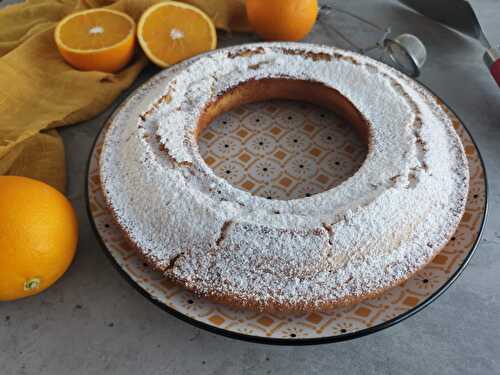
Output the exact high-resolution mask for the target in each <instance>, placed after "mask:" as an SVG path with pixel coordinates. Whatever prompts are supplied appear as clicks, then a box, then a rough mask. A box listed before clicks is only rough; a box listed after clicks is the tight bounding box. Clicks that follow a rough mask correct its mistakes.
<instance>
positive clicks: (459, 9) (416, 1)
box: [399, 0, 500, 86]
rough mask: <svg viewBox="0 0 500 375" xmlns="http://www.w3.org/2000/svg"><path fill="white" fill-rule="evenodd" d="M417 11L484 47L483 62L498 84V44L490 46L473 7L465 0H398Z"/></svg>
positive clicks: (499, 79)
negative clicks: (475, 40)
mask: <svg viewBox="0 0 500 375" xmlns="http://www.w3.org/2000/svg"><path fill="white" fill-rule="evenodd" d="M399 1H401V2H402V3H403V4H405V5H407V6H409V7H410V8H412V9H414V10H416V11H417V12H419V13H421V14H423V15H425V16H427V17H429V18H432V19H433V20H436V21H438V22H440V23H442V24H444V25H446V26H448V27H451V28H452V29H455V30H457V31H459V32H461V33H463V34H466V35H468V36H470V37H471V38H474V39H477V40H479V42H480V43H481V44H482V45H483V46H484V47H485V48H486V51H485V53H484V55H483V59H484V62H485V64H486V66H487V67H488V69H489V70H490V73H491V75H492V76H493V78H494V79H495V81H496V82H497V84H498V86H500V46H497V47H492V46H491V44H490V42H489V41H488V39H487V38H486V35H485V34H484V31H483V29H482V28H481V25H480V24H479V20H478V19H477V16H476V13H475V12H474V9H473V8H472V6H471V5H470V3H469V2H468V1H466V0H399Z"/></svg>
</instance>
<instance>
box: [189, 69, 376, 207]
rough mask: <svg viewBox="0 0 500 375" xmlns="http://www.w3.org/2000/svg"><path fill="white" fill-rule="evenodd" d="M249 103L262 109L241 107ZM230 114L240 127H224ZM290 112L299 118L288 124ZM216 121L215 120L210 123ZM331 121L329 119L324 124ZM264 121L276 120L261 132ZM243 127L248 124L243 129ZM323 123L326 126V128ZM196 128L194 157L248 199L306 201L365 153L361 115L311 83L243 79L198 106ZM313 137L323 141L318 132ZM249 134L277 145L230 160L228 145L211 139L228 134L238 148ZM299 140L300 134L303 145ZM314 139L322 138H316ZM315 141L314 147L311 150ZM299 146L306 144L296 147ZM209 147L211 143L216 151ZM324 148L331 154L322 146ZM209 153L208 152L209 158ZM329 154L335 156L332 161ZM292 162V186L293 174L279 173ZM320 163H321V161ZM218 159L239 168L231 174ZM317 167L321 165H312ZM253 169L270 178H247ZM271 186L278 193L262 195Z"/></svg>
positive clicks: (356, 166)
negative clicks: (250, 195)
mask: <svg viewBox="0 0 500 375" xmlns="http://www.w3.org/2000/svg"><path fill="white" fill-rule="evenodd" d="M257 102H261V103H262V105H261V106H251V107H250V108H248V105H251V104H253V103H257ZM263 102H265V103H266V104H268V105H267V106H266V105H265V104H264V103H263ZM292 102H293V104H292ZM298 103H300V104H298ZM305 103H307V104H308V105H305ZM297 104H298V105H297ZM287 106H288V108H286V107H287ZM266 108H267V109H268V108H273V112H272V113H270V112H269V111H268V112H266ZM290 109H293V111H291V110H290ZM233 110H234V112H235V114H236V116H234V118H236V119H237V120H236V121H241V122H245V124H243V123H242V124H237V126H235V125H234V124H230V122H231V121H230V120H229V119H228V117H227V116H226V117H222V116H223V115H224V114H225V113H227V112H231V111H233ZM249 111H253V112H251V116H252V117H251V118H250V117H249V115H248V114H247V113H248V112H249ZM287 111H288V112H287ZM241 113H245V114H244V116H245V118H242V117H241V116H243V115H241ZM295 113H298V114H300V115H301V116H302V114H304V121H302V120H300V119H296V118H295ZM259 114H262V115H261V116H259ZM279 116H281V117H280V120H279V121H278V120H276V118H277V117H279ZM219 117H221V118H220V119H219V121H217V118H219ZM311 119H315V120H314V121H311ZM331 119H335V121H333V120H332V121H330V120H331ZM269 121H273V122H276V124H275V125H276V126H270V127H269V126H268V125H269ZM280 121H285V122H286V121H288V122H289V124H287V125H283V124H281V123H280ZM249 122H251V123H252V124H253V125H252V126H250V125H248V123H249ZM330 122H331V123H330ZM325 123H326V124H327V125H328V126H327V127H326V128H325V125H324V124H325ZM346 124H348V125H352V127H353V129H354V131H352V129H349V128H348V126H347V127H346ZM197 125H198V126H197V129H196V137H197V139H198V142H199V144H200V145H203V147H200V149H201V154H202V157H203V158H204V159H205V162H206V163H207V165H208V166H209V167H212V168H213V167H214V165H215V166H216V168H214V172H215V173H216V174H217V175H219V177H222V178H224V179H226V180H228V181H229V182H230V183H231V184H232V185H233V186H236V187H238V188H240V189H243V190H247V191H249V192H251V193H253V194H254V195H258V196H262V197H264V198H268V199H282V200H288V199H297V198H305V197H310V196H312V195H315V194H318V193H320V192H323V191H326V190H329V189H331V188H333V187H335V186H337V185H339V184H340V183H341V182H343V181H344V180H346V179H347V178H349V177H350V176H352V175H353V174H354V173H356V171H357V170H358V169H359V168H360V167H361V165H362V164H363V162H364V160H365V158H366V155H367V153H368V149H369V144H370V132H371V129H370V126H369V124H368V122H367V121H366V120H365V119H364V117H363V116H362V115H361V113H360V112H359V111H358V110H357V109H356V107H355V106H354V105H353V104H352V103H351V102H350V101H349V100H348V99H347V98H345V97H344V96H343V95H341V94H340V93H339V92H338V91H337V90H334V89H332V88H330V87H327V86H325V85H323V84H322V83H318V82H311V81H303V80H295V79H288V78H273V79H271V78H266V79H259V80H250V81H247V82H245V83H243V84H240V85H239V86H237V87H235V88H232V89H230V90H228V91H226V92H225V93H224V94H223V95H220V96H219V97H217V98H216V99H214V100H213V101H212V102H211V103H210V104H209V105H207V106H206V107H205V109H204V111H203V114H202V115H201V116H200V118H199V120H198V124H197ZM216 126H223V127H225V128H227V129H228V130H227V131H225V132H221V131H220V130H217V129H215V128H214V127H216ZM259 126H262V127H263V130H262V131H260V130H259V129H258V128H259ZM295 126H296V128H295ZM292 127H293V129H291V128H292ZM322 127H323V128H322ZM328 127H332V128H335V129H332V130H334V132H333V133H332V132H329V131H328V129H327V128H328ZM342 127H343V129H341V128H342ZM295 131H296V132H297V134H299V135H300V136H299V137H294V136H293V134H292V135H290V137H289V138H290V139H289V140H288V142H289V143H290V144H292V145H293V146H294V148H293V150H292V149H291V148H290V149H288V150H287V149H282V147H281V146H282V143H281V142H282V141H284V140H285V137H286V136H288V135H289V134H290V133H291V132H295ZM320 132H322V133H321V134H324V137H322V136H321V135H319V133H320ZM222 133H224V134H222ZM335 134H343V135H342V137H345V139H343V141H342V142H338V139H335V138H336V136H335ZM257 135H262V136H265V137H271V138H273V139H274V140H272V141H273V142H277V146H276V148H274V149H273V150H272V151H271V154H265V155H264V154H260V155H256V153H255V152H252V151H251V150H250V152H248V153H245V152H243V153H240V154H236V155H235V153H232V150H233V149H232V146H231V142H229V143H228V142H226V141H221V142H217V140H216V139H214V137H222V136H229V138H230V139H231V138H232V139H233V140H234V139H236V140H238V139H239V141H236V142H241V143H242V144H245V143H246V141H247V140H250V139H252V138H253V137H256V136H257ZM303 137H306V140H305V141H304V139H303ZM318 137H322V139H320V140H318ZM301 142H302V143H301ZM317 142H320V143H321V145H320V146H318V145H317V144H316V143H317ZM219 143H220V144H219ZM303 143H306V144H307V145H308V146H307V145H306V146H304V147H303V148H301V147H302V144H303ZM217 144H219V146H216V145H217ZM256 145H258V146H259V147H261V148H263V149H264V147H265V146H266V145H265V141H264V140H259V141H258V142H256ZM325 145H326V146H325ZM330 145H331V146H330ZM212 147H220V148H221V149H222V150H223V152H222V153H223V154H224V155H221V152H215V150H212ZM249 147H251V146H248V145H246V144H245V145H244V148H249ZM325 147H326V149H325ZM329 147H331V149H328V148H329ZM212 151H214V154H215V155H212ZM226 155H228V156H226ZM335 155H338V156H339V160H337V159H336V157H335ZM294 157H295V159H296V162H295V164H296V165H294V167H295V168H297V169H298V170H299V172H298V174H300V175H301V176H302V178H303V181H300V178H298V176H289V175H288V174H287V171H286V169H287V168H286V166H285V164H287V163H289V162H290V159H291V158H294ZM269 159H273V160H274V161H275V162H276V163H273V165H272V166H271V165H267V164H266V163H265V162H263V161H265V160H269ZM299 159H300V160H299ZM302 159H303V160H302ZM327 159H328V163H326V162H325V161H326V160H327ZM259 160H260V161H261V163H260V164H259ZM215 161H216V162H215ZM224 161H226V162H229V161H232V162H234V163H235V164H237V165H238V166H241V167H242V168H241V169H240V170H239V171H237V172H235V171H232V170H231V168H228V167H226V166H227V165H230V163H226V164H224V166H225V167H224V168H222V164H223V162H224ZM320 163H321V165H318V164H320ZM256 165H259V166H260V170H259V171H260V173H262V175H263V176H268V175H269V176H270V175H273V177H272V178H271V179H269V181H264V180H265V178H264V177H263V178H262V179H261V180H260V181H254V180H255V176H254V177H252V176H251V175H250V172H249V171H250V169H251V168H252V166H254V167H253V168H255V166H256ZM277 166H279V167H277ZM273 168H274V169H273ZM276 168H281V169H282V171H281V173H279V171H278V172H276V171H275V169H276ZM242 170H243V172H241V171H242ZM311 170H313V171H312V172H311ZM314 171H316V172H314ZM242 173H243V174H245V173H246V176H243V177H242V176H241V174H242ZM237 174H238V176H237V177H235V175H237ZM276 176H278V177H276ZM263 185H264V187H263ZM299 185H300V186H299ZM276 189H280V193H279V194H276V193H270V190H272V191H274V192H276Z"/></svg>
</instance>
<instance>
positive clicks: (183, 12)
mask: <svg viewBox="0 0 500 375" xmlns="http://www.w3.org/2000/svg"><path fill="white" fill-rule="evenodd" d="M137 38H138V39H139V44H140V45H141V47H142V49H143V51H144V53H145V54H146V55H147V56H148V57H149V59H150V60H151V61H153V62H154V63H155V64H157V65H159V66H161V67H166V66H169V65H172V64H175V63H178V62H179V61H182V60H184V59H187V58H189V57H192V56H195V55H197V54H199V53H202V52H205V51H209V50H212V49H214V48H215V47H216V46H217V34H216V32H215V27H214V24H213V22H212V20H211V19H210V18H209V17H208V16H207V15H206V14H205V13H203V12H202V11H201V10H200V9H198V8H196V7H194V6H192V5H189V4H184V3H180V2H177V1H168V2H161V3H158V4H156V5H153V6H152V7H150V8H149V9H148V10H146V11H145V12H144V13H143V15H142V16H141V19H140V20H139V24H138V25H137Z"/></svg>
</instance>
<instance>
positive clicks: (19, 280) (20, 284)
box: [0, 176, 78, 301]
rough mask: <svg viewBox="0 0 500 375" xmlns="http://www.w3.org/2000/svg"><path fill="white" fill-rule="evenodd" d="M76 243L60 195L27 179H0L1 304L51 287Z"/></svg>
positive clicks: (66, 204) (75, 229) (75, 228)
mask: <svg viewBox="0 0 500 375" xmlns="http://www.w3.org/2000/svg"><path fill="white" fill-rule="evenodd" d="M77 238H78V224H77V220H76V216H75V212H74V211H73V208H72V206H71V204H70V203H69V201H68V200H67V199H66V197H65V196H64V195H62V194H61V193H60V192H58V191H57V190H56V189H54V188H52V187H50V186H49V185H47V184H45V183H43V182H40V181H36V180H33V179H30V178H26V177H16V176H0V301H9V300H15V299H18V298H22V297H27V296H30V295H33V294H37V293H39V292H41V291H42V290H44V289H46V288H47V287H49V286H50V285H52V284H53V283H54V282H55V281H56V280H57V279H59V278H60V277H61V276H62V274H63V273H64V272H65V271H66V269H67V268H68V267H69V265H70V263H71V261H72V260H73V257H74V255H75V249H76V243H77Z"/></svg>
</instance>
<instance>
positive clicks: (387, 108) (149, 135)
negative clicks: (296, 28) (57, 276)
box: [100, 43, 468, 310]
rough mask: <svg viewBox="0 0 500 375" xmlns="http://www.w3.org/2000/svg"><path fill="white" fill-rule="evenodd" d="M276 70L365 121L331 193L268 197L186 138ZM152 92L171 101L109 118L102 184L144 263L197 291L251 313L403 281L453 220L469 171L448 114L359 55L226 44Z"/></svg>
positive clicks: (310, 304)
mask: <svg viewBox="0 0 500 375" xmlns="http://www.w3.org/2000/svg"><path fill="white" fill-rule="evenodd" d="M282 77H286V78H290V79H300V80H307V81H314V82H321V83H323V84H325V85H327V86H329V87H332V88H335V89H336V90H338V91H339V92H340V93H341V94H343V95H344V96H345V97H346V98H347V99H349V100H350V101H351V102H352V103H353V105H354V106H355V107H356V108H357V109H358V110H359V111H360V112H361V113H362V115H363V116H364V117H365V118H366V119H367V121H368V122H369V124H370V128H371V144H370V145H369V146H370V151H369V154H368V156H367V159H366V161H365V163H364V164H363V166H362V167H361V168H360V169H359V171H358V172H357V173H356V174H355V175H354V176H352V177H351V178H350V179H348V180H347V181H345V182H344V183H342V184H341V185H339V186H337V187H335V188H334V189H331V190H329V191H326V192H323V193H320V194H317V195H314V196H311V197H308V198H304V199H297V200H290V201H277V200H273V201H270V200H266V199H264V198H261V197H257V196H252V195H250V194H249V193H248V192H245V191H242V190H239V189H236V188H234V187H232V186H231V185H230V184H229V183H227V181H225V180H223V179H221V178H219V177H217V176H216V175H215V174H214V173H213V171H212V170H211V169H210V168H209V167H208V166H207V165H206V163H205V162H204V160H203V159H202V157H201V156H200V154H199V151H198V147H197V145H196V141H195V135H194V134H195V129H196V126H197V120H198V118H199V116H200V114H201V112H202V111H203V109H204V108H205V106H206V105H207V104H208V103H210V102H211V101H212V100H213V99H214V98H216V97H217V96H218V95H221V94H222V93H224V92H226V91H227V90H229V89H231V88H233V87H235V86H237V85H238V84H240V83H242V82H245V81H248V80H250V79H261V78H282ZM164 95H168V96H169V98H171V100H169V101H159V102H158V103H156V104H155V105H154V106H153V107H152V108H151V109H150V110H148V111H147V113H145V114H144V115H143V116H142V119H125V120H126V121H125V120H124V121H119V120H120V119H115V121H114V122H113V123H112V125H111V126H110V128H109V129H108V131H107V134H106V138H105V141H104V146H103V151H102V154H101V159H100V173H101V178H102V186H103V188H104V189H103V190H104V191H105V197H106V200H107V202H108V204H109V206H110V208H111V209H112V211H113V213H114V214H115V217H116V219H117V222H118V223H119V224H120V226H121V227H122V228H123V229H124V230H125V231H126V232H127V234H128V236H129V237H130V239H131V240H132V242H134V243H135V245H136V247H137V248H138V249H139V250H140V251H141V253H142V254H143V255H144V256H145V258H146V259H148V260H149V261H150V262H151V263H154V264H155V265H156V266H157V267H158V268H160V269H162V270H163V271H164V272H167V274H168V275H170V276H171V277H173V278H174V279H176V280H178V281H180V282H182V283H184V285H186V286H187V287H188V288H190V289H193V290H196V291H197V292H199V293H202V294H206V295H211V296H214V297H224V296H230V297H231V298H232V299H233V300H236V301H238V303H240V304H241V305H246V304H248V305H252V306H254V307H258V308H262V309H266V308H271V307H272V308H277V309H284V310H287V309H292V310H294V309H306V308H307V309H311V308H313V309H314V308H318V309H321V308H323V307H324V306H331V305H333V304H335V303H340V302H343V301H347V300H350V299H352V298H355V297H356V296H361V295H366V294H371V293H375V292H377V291H381V290H383V289H384V288H387V287H389V286H391V285H394V284H395V283H397V282H399V281H401V280H404V279H405V278H407V277H409V276H410V275H411V274H412V273H413V272H415V271H416V270H417V269H419V268H421V267H422V266H423V265H425V264H426V263H427V262H428V261H429V260H430V259H431V258H432V256H433V255H435V254H436V252H437V251H438V250H439V249H440V248H441V247H442V246H443V245H444V244H445V243H446V241H447V239H448V238H449V237H450V236H451V234H452V233H453V232H454V230H455V228H456V226H457V225H458V222H459V220H460V217H461V215H462V213H463V210H464V204H465V197H466V193H467V186H468V175H467V168H466V161H465V156H464V154H463V150H462V147H461V144H460V142H459V140H458V137H457V135H456V134H455V132H454V130H453V128H452V126H451V123H450V121H449V119H448V117H447V115H446V114H445V113H443V111H442V110H441V109H440V107H439V106H438V105H437V103H435V102H434V99H432V97H431V96H429V95H427V93H426V91H425V90H423V89H422V88H421V87H419V86H418V85H417V84H415V83H414V82H413V81H410V80H409V79H407V78H405V77H403V76H402V75H401V74H399V73H398V72H396V71H394V70H392V69H390V68H388V67H386V66H384V65H382V64H380V63H377V62H375V61H373V60H371V59H369V58H366V57H363V56H359V55H357V54H354V53H350V52H345V51H341V50H337V49H334V48H330V47H321V46H313V45H305V44H288V43H287V44H285V43H280V44H260V45H249V46H242V47H233V48H230V49H228V50H221V51H216V52H213V53H210V54H208V55H206V56H205V57H201V58H200V59H198V60H197V61H195V62H193V63H192V64H191V65H189V66H188V67H187V68H185V69H183V70H182V71H180V72H179V73H178V74H177V76H176V77H175V78H174V79H173V80H172V81H171V82H170V83H169V84H168V85H167V87H166V88H165V92H164ZM131 120H132V121H131ZM276 212H278V213H279V214H276Z"/></svg>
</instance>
